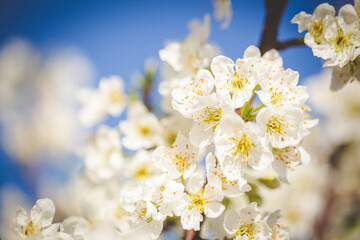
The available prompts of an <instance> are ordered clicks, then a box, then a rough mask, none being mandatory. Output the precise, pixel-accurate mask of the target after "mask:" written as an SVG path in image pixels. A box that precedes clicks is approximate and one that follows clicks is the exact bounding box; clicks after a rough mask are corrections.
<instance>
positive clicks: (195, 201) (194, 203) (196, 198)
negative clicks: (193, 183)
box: [189, 188, 211, 213]
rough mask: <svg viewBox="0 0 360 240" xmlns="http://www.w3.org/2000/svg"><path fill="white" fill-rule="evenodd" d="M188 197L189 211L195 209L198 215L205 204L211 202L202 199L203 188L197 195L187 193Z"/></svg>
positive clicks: (202, 210)
mask: <svg viewBox="0 0 360 240" xmlns="http://www.w3.org/2000/svg"><path fill="white" fill-rule="evenodd" d="M189 197H190V204H189V210H191V209H193V208H196V209H198V210H199V212H200V213H203V212H204V210H205V204H206V203H209V202H211V201H210V200H207V199H205V198H204V188H201V190H200V191H199V192H197V193H189Z"/></svg>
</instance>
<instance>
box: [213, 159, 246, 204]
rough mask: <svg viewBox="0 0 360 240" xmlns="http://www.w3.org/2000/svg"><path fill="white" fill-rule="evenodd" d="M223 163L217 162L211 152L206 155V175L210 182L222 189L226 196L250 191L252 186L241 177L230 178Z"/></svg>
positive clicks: (235, 195) (234, 195)
mask: <svg viewBox="0 0 360 240" xmlns="http://www.w3.org/2000/svg"><path fill="white" fill-rule="evenodd" d="M223 166H224V165H223V164H222V165H221V164H217V163H216V159H215V156H214V155H213V154H212V153H209V154H208V155H207V156H206V173H207V174H206V176H207V180H208V184H209V185H210V186H215V187H216V188H218V189H221V191H222V192H223V194H224V196H226V197H230V198H233V197H238V196H240V195H242V194H244V192H247V191H250V190H251V187H250V185H248V184H247V182H246V181H245V180H244V179H243V178H242V177H241V176H238V177H237V178H229V177H228V176H227V174H226V172H225V171H224V169H223Z"/></svg>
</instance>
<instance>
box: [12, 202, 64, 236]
mask: <svg viewBox="0 0 360 240" xmlns="http://www.w3.org/2000/svg"><path fill="white" fill-rule="evenodd" d="M54 214H55V205H54V202H53V201H52V200H50V199H48V198H43V199H39V200H38V201H36V204H35V205H34V206H33V208H32V209H31V210H30V213H27V212H26V211H25V210H24V209H23V208H21V207H18V209H17V211H16V216H15V218H14V220H13V224H14V225H13V228H14V230H15V231H16V232H17V233H18V235H19V237H21V239H31V238H32V237H35V239H42V237H43V236H46V237H51V236H54V235H56V234H57V232H58V229H59V224H53V223H52V221H53V218H54ZM32 239H34V238H32ZM54 239H55V238H54ZM59 239H60V238H59Z"/></svg>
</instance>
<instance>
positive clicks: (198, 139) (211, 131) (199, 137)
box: [189, 94, 234, 148]
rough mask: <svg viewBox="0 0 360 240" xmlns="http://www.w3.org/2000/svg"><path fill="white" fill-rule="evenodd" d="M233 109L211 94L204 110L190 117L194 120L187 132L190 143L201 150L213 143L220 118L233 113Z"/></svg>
mask: <svg viewBox="0 0 360 240" xmlns="http://www.w3.org/2000/svg"><path fill="white" fill-rule="evenodd" d="M233 111H234V109H233V108H232V107H231V106H230V105H229V104H227V103H225V102H223V101H222V100H220V99H219V98H217V97H216V95H215V94H213V95H212V96H211V97H210V98H209V99H208V101H207V104H206V106H205V107H204V108H201V109H199V110H197V111H195V112H193V113H192V114H191V115H190V117H191V118H192V119H193V120H194V126H193V127H192V128H191V130H190V132H189V139H190V142H191V143H192V144H193V145H195V146H197V147H199V148H203V147H206V146H207V145H209V144H210V143H212V142H213V140H214V136H215V132H216V130H217V128H218V126H219V123H220V120H221V119H222V117H223V116H224V115H226V114H228V113H231V112H233Z"/></svg>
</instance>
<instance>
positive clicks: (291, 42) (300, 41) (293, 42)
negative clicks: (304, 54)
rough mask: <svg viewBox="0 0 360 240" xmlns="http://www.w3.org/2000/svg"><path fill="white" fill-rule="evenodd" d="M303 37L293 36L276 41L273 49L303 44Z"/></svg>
mask: <svg viewBox="0 0 360 240" xmlns="http://www.w3.org/2000/svg"><path fill="white" fill-rule="evenodd" d="M304 45H305V43H304V37H299V38H295V39H292V40H288V41H283V42H276V45H275V49H277V50H284V49H286V48H289V47H295V46H304Z"/></svg>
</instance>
